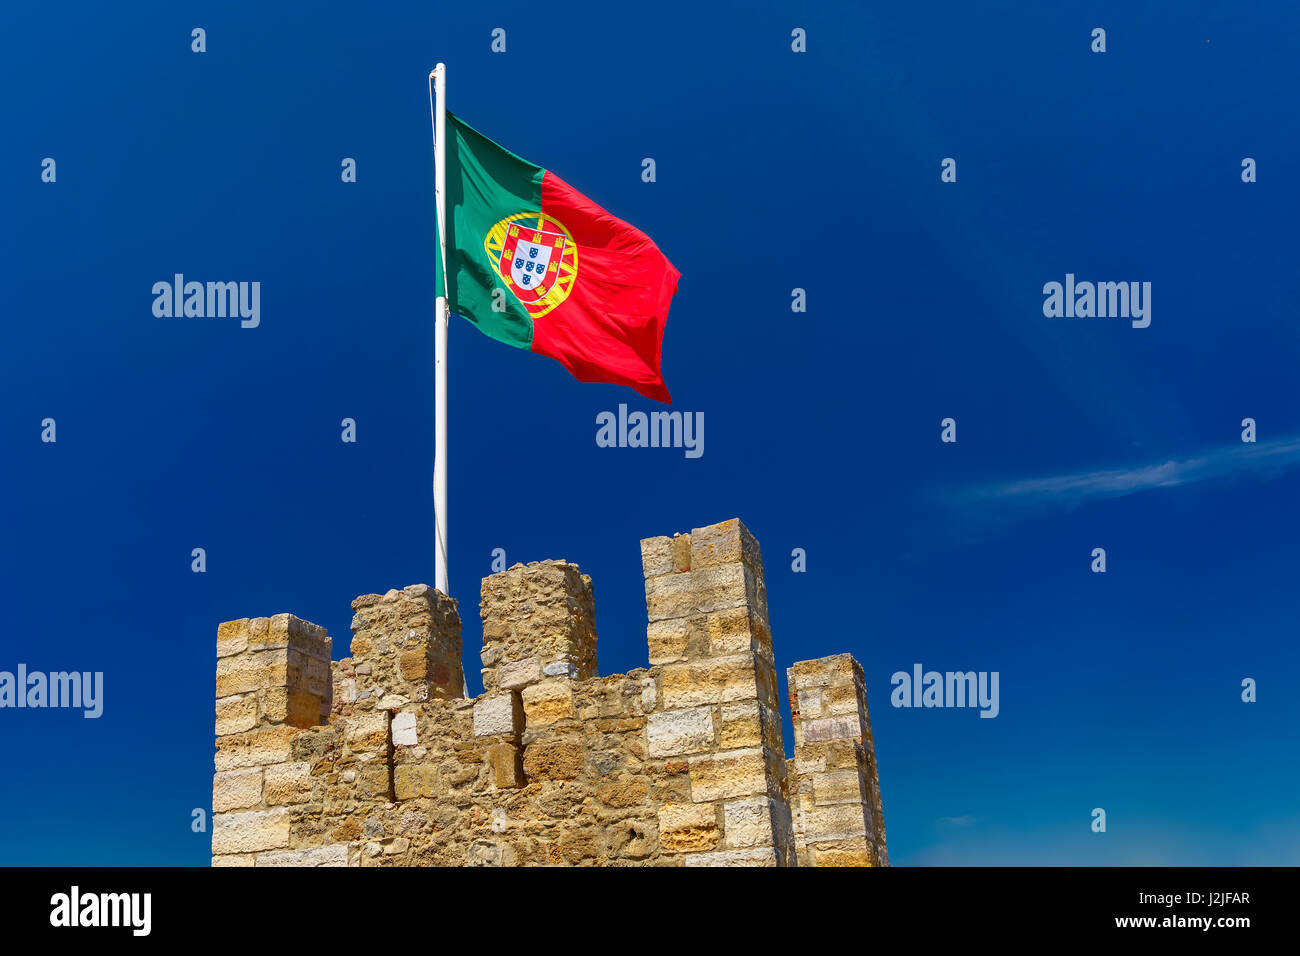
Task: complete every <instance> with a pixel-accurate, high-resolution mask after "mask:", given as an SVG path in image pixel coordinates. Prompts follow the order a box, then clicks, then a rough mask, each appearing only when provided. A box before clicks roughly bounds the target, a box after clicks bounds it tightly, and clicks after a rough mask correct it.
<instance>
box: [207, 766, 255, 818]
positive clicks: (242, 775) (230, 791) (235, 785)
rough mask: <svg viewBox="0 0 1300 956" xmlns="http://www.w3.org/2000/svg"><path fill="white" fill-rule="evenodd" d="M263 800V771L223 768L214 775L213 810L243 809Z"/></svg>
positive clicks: (214, 811) (215, 811) (219, 811)
mask: <svg viewBox="0 0 1300 956" xmlns="http://www.w3.org/2000/svg"><path fill="white" fill-rule="evenodd" d="M261 802H262V771H261V770H260V769H257V768H252V769H248V770H223V771H221V772H220V773H216V774H214V775H213V777H212V812H213V813H223V812H225V811H227V810H243V809H245V808H246V807H252V806H256V805H257V804H259V803H261Z"/></svg>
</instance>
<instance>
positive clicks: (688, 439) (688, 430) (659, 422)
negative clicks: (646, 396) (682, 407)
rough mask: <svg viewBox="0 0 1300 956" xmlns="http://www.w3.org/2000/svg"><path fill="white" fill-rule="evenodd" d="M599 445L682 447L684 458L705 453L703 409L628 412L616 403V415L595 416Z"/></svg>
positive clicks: (615, 446) (613, 446)
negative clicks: (692, 410) (691, 410)
mask: <svg viewBox="0 0 1300 956" xmlns="http://www.w3.org/2000/svg"><path fill="white" fill-rule="evenodd" d="M596 446H597V447H599V448H684V449H685V450H686V451H685V454H686V457H687V458H699V457H700V456H701V455H703V454H704V413H703V412H677V411H673V412H650V413H649V414H647V413H646V412H631V413H629V412H628V410H627V406H626V405H619V406H618V414H617V415H615V414H614V413H613V412H601V413H600V414H598V415H597V416H596Z"/></svg>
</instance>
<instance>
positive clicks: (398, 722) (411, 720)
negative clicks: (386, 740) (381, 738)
mask: <svg viewBox="0 0 1300 956" xmlns="http://www.w3.org/2000/svg"><path fill="white" fill-rule="evenodd" d="M391 733H392V737H393V746H394V747H414V746H417V745H418V744H419V743H420V735H419V733H418V731H417V729H416V720H415V712H414V711H409V710H408V711H404V712H403V713H400V714H394V715H393V723H392V726H391Z"/></svg>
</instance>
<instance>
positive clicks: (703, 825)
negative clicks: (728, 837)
mask: <svg viewBox="0 0 1300 956" xmlns="http://www.w3.org/2000/svg"><path fill="white" fill-rule="evenodd" d="M658 818H659V842H660V845H661V846H662V847H663V849H664V852H666V853H687V852H695V851H701V850H712V849H714V848H715V847H717V846H718V844H719V842H720V841H721V833H720V832H719V830H718V812H717V809H716V808H715V807H714V805H713V804H711V803H684V804H683V803H676V804H674V803H670V804H666V805H664V806H663V807H661V808H660V809H659V813H658Z"/></svg>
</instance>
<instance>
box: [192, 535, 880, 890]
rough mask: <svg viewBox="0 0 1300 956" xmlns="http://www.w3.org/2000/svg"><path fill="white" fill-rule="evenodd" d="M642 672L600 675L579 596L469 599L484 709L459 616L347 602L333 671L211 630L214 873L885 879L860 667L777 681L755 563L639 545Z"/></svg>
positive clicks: (287, 640) (494, 585) (730, 538)
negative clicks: (770, 873)
mask: <svg viewBox="0 0 1300 956" xmlns="http://www.w3.org/2000/svg"><path fill="white" fill-rule="evenodd" d="M641 559H642V565H643V569H644V574H645V593H646V605H647V610H648V616H649V623H648V627H647V640H648V644H649V664H650V666H649V667H648V668H644V669H639V670H635V671H632V672H631V673H628V674H614V675H609V676H604V677H602V676H599V674H598V673H597V668H596V627H595V605H594V600H593V594H592V584H591V579H590V578H589V577H587V576H586V575H584V574H583V573H582V572H581V571H580V570H579V569H578V568H577V567H576V566H575V565H572V564H568V563H566V562H563V561H543V562H538V563H533V564H528V565H515V566H514V567H512V568H510V569H509V570H507V571H502V572H500V573H498V574H493V575H491V576H490V577H487V578H484V579H483V586H482V592H481V598H482V603H481V611H480V613H481V615H482V620H483V648H482V652H481V660H482V664H483V670H482V674H483V687H484V692H483V693H482V694H481V695H479V696H478V697H475V698H467V697H466V696H465V688H464V686H463V681H462V671H461V622H460V616H459V611H458V607H457V604H456V602H455V601H454V600H453V599H452V598H450V597H448V596H446V595H444V594H441V593H440V592H438V591H434V590H432V589H430V588H429V587H427V586H426V585H422V584H421V585H413V586H411V587H408V588H405V589H403V590H401V591H396V590H394V591H389V592H388V593H387V594H384V595H377V594H370V595H363V596H362V597H359V598H357V599H356V600H355V601H353V602H352V607H353V610H354V612H355V616H354V618H353V620H352V644H351V656H350V657H347V658H344V659H343V660H341V661H337V662H333V663H331V661H330V651H331V641H330V638H329V637H328V636H327V635H326V634H325V631H324V629H322V628H320V627H318V626H316V625H314V624H310V623H308V622H306V621H302V620H300V619H298V618H296V617H293V616H292V615H289V614H278V615H276V616H274V617H271V618H251V619H250V618H246V619H243V620H238V621H230V622H227V623H225V624H222V625H221V626H220V627H219V628H218V630H217V704H216V715H217V720H216V732H217V739H216V759H215V763H216V774H215V776H214V778H213V793H212V801H213V805H212V809H213V832H212V863H213V865H214V866H460V865H489V866H523V865H607V866H613V865H636V866H793V865H799V866H827V865H832V866H846V865H847V866H859V865H861V866H872V865H877V866H879V865H888V854H887V851H886V848H885V828H884V818H883V812H882V807H881V801H880V790H879V783H878V779H877V774H876V760H875V750H874V747H873V744H872V738H871V724H870V719H869V717H868V712H867V697H866V689H865V684H864V681H863V675H862V668H861V667H860V666H859V665H858V663H857V661H855V660H854V659H853V658H852V657H851V656H849V655H848V654H840V655H836V656H833V657H828V658H823V659H821V660H816V661H805V662H802V663H798V664H795V665H794V666H793V667H792V668H790V669H789V670H788V671H787V679H788V687H789V693H790V705H791V709H792V711H793V717H794V733H795V741H794V757H793V759H790V760H787V759H786V758H785V745H784V741H783V740H782V730H781V728H782V720H781V712H780V702H779V693H778V690H777V680H776V670H775V665H774V661H773V654H772V632H771V627H770V624H769V620H768V608H767V589H766V586H765V585H764V582H763V561H762V556H761V554H760V552H759V547H758V542H757V541H755V540H754V538H753V536H752V535H750V533H749V532H748V531H747V530H746V529H745V527H744V525H742V524H741V523H740V521H738V520H734V519H733V520H731V521H725V522H723V523H721V524H716V525H711V526H709V527H706V528H696V529H695V530H693V531H692V532H690V533H689V534H679V535H674V536H673V537H671V538H669V537H660V538H648V539H646V540H644V541H642V542H641Z"/></svg>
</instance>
